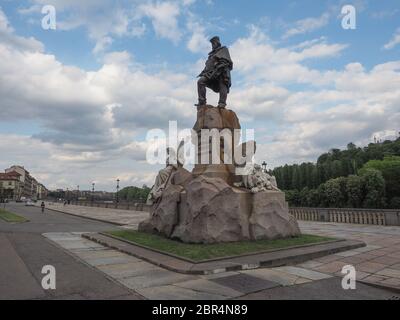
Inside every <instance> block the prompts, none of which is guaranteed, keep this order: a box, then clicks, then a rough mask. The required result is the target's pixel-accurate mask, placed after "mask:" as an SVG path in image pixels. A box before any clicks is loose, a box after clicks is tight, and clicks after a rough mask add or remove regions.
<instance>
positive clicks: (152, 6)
mask: <svg viewBox="0 0 400 320" xmlns="http://www.w3.org/2000/svg"><path fill="white" fill-rule="evenodd" d="M138 9H139V11H140V12H142V13H143V14H144V15H145V16H147V17H149V18H150V19H151V21H152V24H153V27H154V31H155V32H156V34H157V35H158V36H159V37H160V38H166V39H169V40H171V41H172V42H174V43H178V42H179V40H180V39H181V37H182V33H181V31H180V29H179V27H178V16H179V14H180V7H179V4H177V3H175V2H169V1H167V2H157V3H146V4H142V5H140V6H139V8H138Z"/></svg>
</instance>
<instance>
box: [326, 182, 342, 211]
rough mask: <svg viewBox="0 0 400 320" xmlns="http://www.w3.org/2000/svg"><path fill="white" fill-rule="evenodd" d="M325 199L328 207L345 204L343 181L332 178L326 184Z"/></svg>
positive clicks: (338, 206) (337, 206)
mask: <svg viewBox="0 0 400 320" xmlns="http://www.w3.org/2000/svg"><path fill="white" fill-rule="evenodd" d="M324 186H325V190H324V194H325V199H326V203H327V205H328V207H331V208H340V207H343V204H344V196H343V193H342V186H341V181H340V180H339V179H331V180H329V181H327V182H325V184H324Z"/></svg>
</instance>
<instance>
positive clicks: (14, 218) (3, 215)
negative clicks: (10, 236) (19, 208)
mask: <svg viewBox="0 0 400 320" xmlns="http://www.w3.org/2000/svg"><path fill="white" fill-rule="evenodd" d="M0 219H3V220H4V221H6V222H11V223H22V222H27V221H29V220H28V219H26V218H24V217H21V216H19V215H17V214H15V213H11V212H9V211H6V210H4V209H0Z"/></svg>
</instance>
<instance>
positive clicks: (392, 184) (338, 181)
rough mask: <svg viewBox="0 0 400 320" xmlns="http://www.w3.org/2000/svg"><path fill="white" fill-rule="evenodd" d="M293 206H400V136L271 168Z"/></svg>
mask: <svg viewBox="0 0 400 320" xmlns="http://www.w3.org/2000/svg"><path fill="white" fill-rule="evenodd" d="M272 174H273V175H275V177H276V179H277V183H278V187H279V188H281V189H282V190H286V195H287V200H288V201H289V203H290V205H292V206H310V207H322V206H323V207H339V208H341V207H358V208H360V207H365V208H378V207H380V208H385V207H390V208H396V207H397V208H399V207H400V205H399V203H400V201H399V200H400V138H399V139H397V140H395V141H385V142H383V143H371V144H369V145H368V146H366V147H364V148H360V147H357V146H356V145H355V144H353V143H349V144H348V145H347V149H345V150H340V149H331V150H330V151H329V152H327V153H324V154H322V155H321V156H319V158H318V161H317V163H310V162H307V163H302V164H300V165H298V164H295V165H284V166H281V167H277V168H275V169H274V170H273V171H272Z"/></svg>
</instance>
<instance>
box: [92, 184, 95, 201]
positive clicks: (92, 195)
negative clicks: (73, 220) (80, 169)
mask: <svg viewBox="0 0 400 320" xmlns="http://www.w3.org/2000/svg"><path fill="white" fill-rule="evenodd" d="M94 186H95V183H94V182H93V183H92V203H93V200H94Z"/></svg>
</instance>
